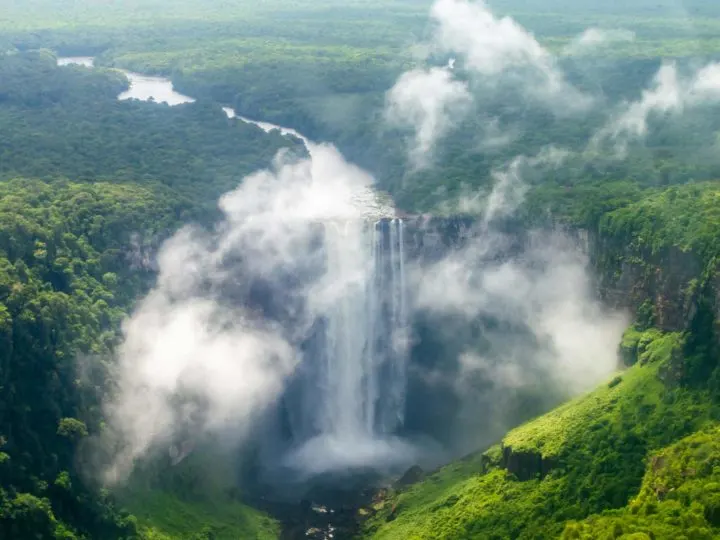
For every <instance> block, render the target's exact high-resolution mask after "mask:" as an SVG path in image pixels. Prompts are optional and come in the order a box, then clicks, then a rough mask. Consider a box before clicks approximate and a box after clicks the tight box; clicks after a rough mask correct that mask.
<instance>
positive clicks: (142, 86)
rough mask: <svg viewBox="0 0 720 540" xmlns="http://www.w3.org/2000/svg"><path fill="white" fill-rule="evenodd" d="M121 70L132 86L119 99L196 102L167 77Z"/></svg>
mask: <svg viewBox="0 0 720 540" xmlns="http://www.w3.org/2000/svg"><path fill="white" fill-rule="evenodd" d="M57 62H58V65H59V66H69V65H78V66H83V67H87V68H92V67H94V66H95V59H94V58H93V57H92V56H70V57H60V58H58V61H57ZM119 71H122V72H123V73H124V74H125V76H126V77H127V78H128V81H130V88H128V89H127V90H126V91H125V92H122V93H121V94H120V95H119V96H118V99H119V100H128V99H139V100H140V101H154V102H156V103H167V104H168V105H170V106H171V107H174V106H176V105H182V104H184V103H194V102H195V98H193V97H190V96H186V95H185V94H181V93H180V92H178V91H176V90H175V87H174V86H173V83H172V81H171V80H170V79H168V78H166V77H157V76H151V75H143V74H142V73H135V72H133V71H127V70H125V69H121V70H119ZM222 110H223V112H224V113H225V114H226V115H227V117H228V118H237V119H238V120H240V121H242V122H245V123H247V124H253V125H255V126H257V127H259V128H260V129H262V130H263V131H265V132H270V131H272V130H278V131H279V132H280V133H281V134H282V135H285V136H291V137H295V138H297V139H300V140H301V141H303V143H305V145H306V146H308V145H309V144H310V141H309V140H308V138H307V137H305V136H304V135H303V134H302V133H300V132H298V131H296V130H294V129H292V128H287V127H283V126H278V125H276V124H272V123H270V122H263V121H261V120H252V119H250V118H246V117H244V116H240V115H238V114H237V113H236V112H235V110H234V109H232V108H231V107H222Z"/></svg>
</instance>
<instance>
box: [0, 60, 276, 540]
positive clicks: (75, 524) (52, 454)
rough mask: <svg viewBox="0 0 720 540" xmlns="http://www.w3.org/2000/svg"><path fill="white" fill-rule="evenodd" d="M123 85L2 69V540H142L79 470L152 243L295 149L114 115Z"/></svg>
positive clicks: (148, 272)
mask: <svg viewBox="0 0 720 540" xmlns="http://www.w3.org/2000/svg"><path fill="white" fill-rule="evenodd" d="M126 84H127V82H126V81H125V80H124V78H123V77H118V76H117V74H114V73H112V72H102V71H98V72H92V71H89V70H84V69H80V68H58V67H56V66H55V58H54V57H53V56H52V55H48V54H46V53H27V54H13V55H3V56H0V119H2V120H1V121H0V126H2V127H0V132H1V134H2V144H0V388H2V395H3V403H2V405H3V406H2V407H0V434H2V437H0V442H1V443H2V450H3V453H2V458H1V461H2V463H1V464H0V489H1V490H2V491H1V493H2V501H0V537H2V538H35V537H41V538H75V537H77V538H103V539H113V538H137V537H138V536H139V535H140V534H141V533H140V532H139V530H138V528H137V524H136V521H135V519H134V518H132V517H130V516H128V515H127V514H126V513H124V512H122V511H120V510H119V509H118V507H117V505H116V503H115V501H114V500H113V499H112V498H111V497H109V496H107V495H103V494H101V493H98V492H97V491H95V490H94V489H92V488H91V487H89V486H88V485H87V483H86V482H84V481H83V479H84V476H83V474H82V473H84V472H86V471H83V470H80V469H79V468H78V467H79V466H82V461H81V460H78V459H76V458H77V455H76V454H77V450H78V449H79V448H80V445H82V444H83V440H84V439H86V438H87V437H88V436H90V437H92V436H95V435H98V434H99V433H100V430H101V429H102V423H103V413H102V407H101V399H102V396H103V395H104V394H105V393H107V392H109V391H112V385H111V375H110V373H111V370H110V361H111V360H112V351H113V348H114V346H115V344H116V342H117V340H118V337H119V330H120V323H121V321H122V320H123V318H124V317H125V316H126V313H127V312H128V311H129V310H130V309H131V308H132V306H133V304H134V302H135V301H136V299H137V298H138V297H139V296H140V295H141V294H142V293H143V292H144V291H146V290H147V288H148V287H149V285H150V284H151V282H152V279H153V277H154V274H153V272H154V271H153V268H152V265H151V258H150V254H151V252H152V251H153V250H154V249H156V248H157V246H158V245H159V243H160V242H161V241H162V240H163V239H164V238H165V237H167V236H168V235H170V234H172V232H173V231H175V230H176V229H177V228H178V227H180V226H181V225H183V224H185V223H186V221H187V220H189V219H192V218H193V217H195V218H202V217H207V216H208V215H209V214H210V213H211V212H213V211H214V207H215V204H216V202H215V198H216V195H217V194H218V193H220V192H221V191H224V190H226V189H228V188H229V187H233V186H235V185H236V184H237V183H238V182H239V181H240V179H241V178H242V175H244V174H245V173H247V172H250V171H251V170H254V169H255V168H257V167H260V166H266V165H268V163H269V161H270V159H271V157H272V156H273V155H274V153H275V151H276V150H277V149H278V148H280V147H281V146H284V145H286V144H287V143H286V141H285V140H284V139H282V138H281V137H280V136H278V135H277V134H274V135H272V134H271V135H266V134H265V133H264V132H262V130H259V129H246V128H244V127H242V126H241V125H240V124H239V123H237V122H234V123H233V122H228V121H227V119H226V118H224V116H223V114H222V112H221V111H219V110H217V109H216V108H215V107H207V106H204V105H202V104H198V105H197V106H189V107H185V108H180V109H178V110H176V109H170V108H169V107H161V106H158V105H153V104H140V103H118V102H117V100H116V94H117V92H118V91H119V90H120V89H122V88H124V87H125V86H126ZM28 89H30V90H29V91H28ZM158 127H160V128H161V130H158V129H157V128H158ZM203 145H205V150H204V151H203V150H199V153H198V148H202V146H203ZM37 177H40V178H41V179H37ZM71 179H72V180H71ZM235 505H236V506H239V503H235ZM225 515H227V514H225ZM216 522H218V523H219V522H220V519H219V518H218V520H216Z"/></svg>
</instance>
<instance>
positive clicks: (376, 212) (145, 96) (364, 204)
mask: <svg viewBox="0 0 720 540" xmlns="http://www.w3.org/2000/svg"><path fill="white" fill-rule="evenodd" d="M57 63H58V65H59V66H69V65H78V66H83V67H86V68H93V67H95V58H93V57H92V56H71V57H59V58H58V59H57ZM118 71H121V72H122V73H124V74H125V76H126V77H127V78H128V81H129V82H130V87H129V88H128V89H127V90H126V91H125V92H122V93H121V94H120V95H118V99H119V100H131V99H137V100H140V101H154V102H155V103H166V104H167V105H169V106H171V107H174V106H177V105H183V104H186V103H194V102H195V98H193V97H191V96H186V95H184V94H181V93H180V92H178V91H177V90H175V87H174V86H173V83H172V81H171V80H170V79H168V78H166V77H158V76H151V75H144V74H142V73H135V72H132V71H127V70H124V69H118ZM222 111H223V112H224V113H225V115H226V116H227V117H228V118H231V119H237V120H239V121H241V122H244V123H246V124H251V125H254V126H257V127H259V128H260V129H262V130H263V131H265V132H266V133H269V132H271V131H274V130H277V131H279V132H280V134H281V135H283V136H285V137H292V138H294V139H299V140H301V141H302V142H303V144H304V145H305V148H306V149H307V151H308V153H309V154H310V156H312V155H313V149H314V148H317V145H316V144H315V143H313V142H312V141H310V140H309V139H308V138H307V137H305V136H304V135H303V134H302V133H300V132H298V131H297V130H295V129H292V128H288V127H284V126H279V125H277V124H273V123H271V122H265V121H262V120H254V119H251V118H247V117H245V116H241V115H239V114H237V112H236V111H235V110H234V109H232V108H231V107H222ZM354 199H355V201H356V204H357V206H358V207H359V208H362V209H363V210H364V214H365V215H366V216H367V217H368V218H370V217H372V218H375V219H380V218H392V217H395V215H396V211H395V209H394V208H393V207H392V206H390V205H388V204H387V203H386V202H384V201H383V200H382V199H381V198H380V197H379V196H378V193H377V192H376V191H375V190H373V189H366V190H362V191H361V192H358V193H357V194H356V195H355V197H354Z"/></svg>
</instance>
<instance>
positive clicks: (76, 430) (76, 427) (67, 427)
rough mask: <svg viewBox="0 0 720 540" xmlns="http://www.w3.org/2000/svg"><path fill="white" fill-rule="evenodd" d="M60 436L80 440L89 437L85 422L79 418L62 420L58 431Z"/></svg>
mask: <svg viewBox="0 0 720 540" xmlns="http://www.w3.org/2000/svg"><path fill="white" fill-rule="evenodd" d="M57 433H58V435H60V436H61V437H67V438H68V439H79V438H82V437H87V436H88V430H87V426H86V425H85V422H82V421H80V420H78V419H77V418H63V419H61V420H60V424H59V425H58V430H57Z"/></svg>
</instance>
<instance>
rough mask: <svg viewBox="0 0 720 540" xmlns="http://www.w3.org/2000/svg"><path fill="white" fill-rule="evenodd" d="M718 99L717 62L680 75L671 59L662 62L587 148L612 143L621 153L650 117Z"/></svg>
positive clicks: (644, 129)
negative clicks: (634, 98)
mask: <svg viewBox="0 0 720 540" xmlns="http://www.w3.org/2000/svg"><path fill="white" fill-rule="evenodd" d="M719 100H720V64H717V63H711V64H708V65H706V66H704V67H703V68H701V69H699V70H697V71H695V72H694V73H693V74H692V75H689V76H682V75H681V74H680V73H679V71H678V68H677V65H676V64H674V63H665V64H663V65H662V66H661V67H660V69H659V70H658V72H657V73H656V75H655V77H654V79H653V82H652V85H651V86H650V88H647V89H645V90H644V91H643V92H642V95H641V97H640V99H638V100H637V101H633V102H629V103H625V104H624V105H622V106H621V107H620V108H619V111H618V112H617V113H616V114H615V115H614V116H613V118H612V119H611V120H610V122H608V123H607V124H606V125H605V126H604V127H603V128H602V129H601V130H599V131H598V133H597V134H596V135H595V136H594V137H593V139H592V141H591V143H590V148H591V149H593V150H595V151H597V150H599V149H600V148H602V147H603V145H607V144H608V143H609V144H610V145H612V147H613V148H614V150H615V152H616V154H618V155H619V156H621V157H622V156H624V155H625V153H626V151H627V146H628V144H630V142H632V141H633V140H636V139H641V138H644V137H645V136H646V135H647V133H648V129H649V127H648V126H649V121H650V120H651V118H653V117H663V116H665V117H667V116H670V115H673V114H679V113H682V112H683V111H684V110H686V109H689V108H692V107H697V106H700V105H704V104H710V103H715V102H717V101H719Z"/></svg>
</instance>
